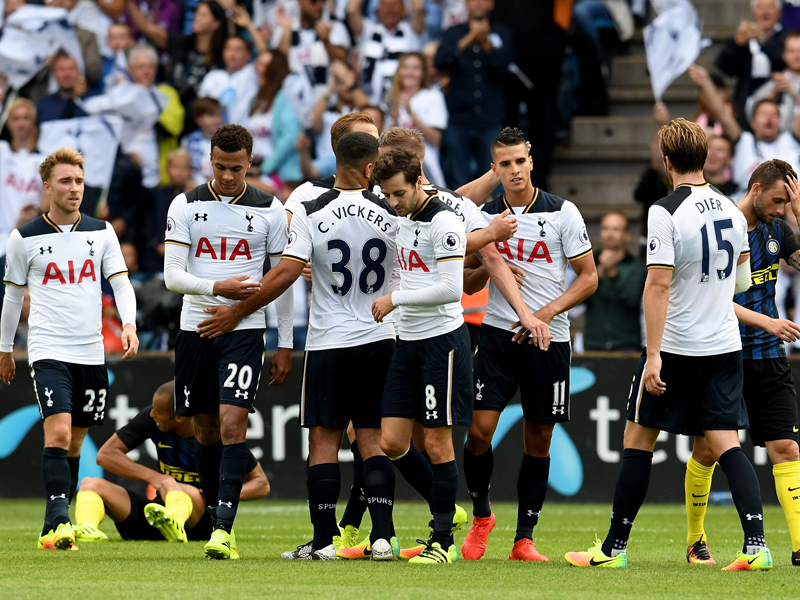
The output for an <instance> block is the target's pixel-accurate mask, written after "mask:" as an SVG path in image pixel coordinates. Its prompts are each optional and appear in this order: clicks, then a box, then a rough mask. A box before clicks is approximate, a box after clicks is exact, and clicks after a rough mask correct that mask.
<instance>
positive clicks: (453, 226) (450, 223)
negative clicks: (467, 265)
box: [431, 210, 467, 262]
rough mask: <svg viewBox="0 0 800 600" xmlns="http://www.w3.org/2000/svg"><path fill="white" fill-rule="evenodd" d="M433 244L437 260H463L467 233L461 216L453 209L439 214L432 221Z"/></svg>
mask: <svg viewBox="0 0 800 600" xmlns="http://www.w3.org/2000/svg"><path fill="white" fill-rule="evenodd" d="M431 244H432V245H433V255H434V257H436V262H442V261H445V260H456V259H458V260H463V259H464V254H466V251H467V234H466V231H465V229H464V223H463V222H462V221H461V218H460V217H459V216H458V215H457V214H456V213H455V212H453V211H449V210H448V211H446V212H441V213H439V214H437V215H436V216H435V217H434V218H433V220H432V221H431Z"/></svg>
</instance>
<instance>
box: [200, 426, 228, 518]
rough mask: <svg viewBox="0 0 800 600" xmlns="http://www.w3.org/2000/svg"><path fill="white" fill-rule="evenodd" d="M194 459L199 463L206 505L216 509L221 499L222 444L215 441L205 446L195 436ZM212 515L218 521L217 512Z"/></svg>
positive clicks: (201, 485) (201, 487) (201, 486)
mask: <svg viewBox="0 0 800 600" xmlns="http://www.w3.org/2000/svg"><path fill="white" fill-rule="evenodd" d="M194 461H195V464H196V465H197V473H198V475H200V489H201V490H203V496H205V498H206V505H207V506H208V507H209V508H213V509H215V511H216V508H217V502H218V501H219V466H220V462H221V461H222V444H220V443H219V442H214V443H213V444H211V445H210V446H204V445H203V444H201V443H200V442H198V441H197V439H196V438H195V441H194ZM209 512H210V511H209ZM211 516H212V518H213V519H214V521H215V523H216V519H215V517H216V514H215V512H214V513H212V515H211Z"/></svg>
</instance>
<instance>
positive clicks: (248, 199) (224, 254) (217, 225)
mask: <svg viewBox="0 0 800 600" xmlns="http://www.w3.org/2000/svg"><path fill="white" fill-rule="evenodd" d="M212 183H213V182H212V181H209V182H208V183H207V184H205V185H201V186H198V187H196V188H194V189H193V190H191V191H190V192H187V193H185V194H179V195H178V196H176V197H175V199H174V200H173V201H172V204H171V205H170V207H169V212H168V216H167V231H166V240H165V243H167V244H177V245H179V246H186V247H188V248H189V261H188V265H187V271H188V272H189V273H191V274H192V275H195V276H197V277H200V278H202V279H209V280H213V281H221V280H224V279H228V278H230V277H237V276H240V275H247V276H248V281H261V278H262V276H263V273H264V264H265V263H266V261H267V257H268V256H280V255H281V253H282V251H283V248H284V246H285V245H286V239H287V231H286V230H287V227H286V212H285V211H284V210H283V206H282V205H281V203H280V202H279V201H278V200H277V199H276V198H275V197H274V196H273V195H271V194H267V193H266V192H262V191H261V190H258V189H256V188H254V187H252V186H249V185H247V184H246V183H245V188H244V190H243V191H242V193H241V194H239V195H238V196H237V197H235V198H230V199H226V198H225V197H224V196H219V195H218V194H217V193H216V191H214V188H213V186H212ZM235 303H236V300H230V299H228V298H223V297H221V296H210V295H209V296H202V295H196V294H185V295H184V296H183V310H181V329H182V330H183V331H197V325H198V323H200V322H201V321H204V320H205V319H207V318H208V314H207V313H205V312H203V309H204V308H207V307H210V306H219V305H220V304H227V305H228V306H230V305H232V304H235ZM265 327H266V321H265V316H264V309H263V308H261V309H259V310H257V311H255V312H254V313H252V314H250V315H248V316H247V317H245V318H244V319H242V320H241V321H240V322H239V324H238V325H237V326H236V330H237V331H238V330H240V329H264V328H265Z"/></svg>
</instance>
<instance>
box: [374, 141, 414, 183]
mask: <svg viewBox="0 0 800 600" xmlns="http://www.w3.org/2000/svg"><path fill="white" fill-rule="evenodd" d="M398 173H402V174H403V177H405V180H406V182H407V183H411V184H415V183H417V181H418V180H419V178H420V177H422V163H420V160H419V158H417V155H416V154H414V153H413V152H411V151H409V150H406V149H405V148H397V149H396V150H389V151H388V152H384V153H383V154H381V156H380V158H378V162H377V163H376V164H375V181H377V182H378V183H380V182H381V181H386V180H387V179H391V178H392V177H394V176H395V175H397V174H398Z"/></svg>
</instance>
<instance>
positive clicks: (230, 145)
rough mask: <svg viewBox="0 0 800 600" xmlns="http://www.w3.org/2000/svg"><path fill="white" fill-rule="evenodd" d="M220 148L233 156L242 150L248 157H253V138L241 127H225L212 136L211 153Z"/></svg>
mask: <svg viewBox="0 0 800 600" xmlns="http://www.w3.org/2000/svg"><path fill="white" fill-rule="evenodd" d="M214 148H219V149H220V150H222V151H223V152H227V153H229V154H233V153H235V152H238V151H239V150H241V149H242V148H244V149H245V151H246V152H247V156H252V155H253V136H252V135H250V132H249V131H247V129H245V128H244V127H242V126H241V125H223V126H222V127H220V128H219V129H217V130H216V131H215V132H214V135H212V136H211V151H212V152H213V151H214Z"/></svg>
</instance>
